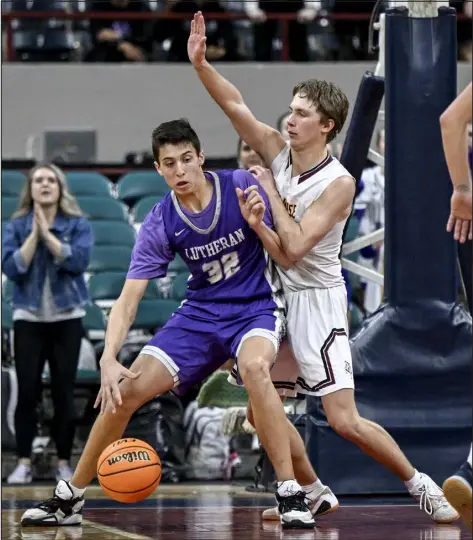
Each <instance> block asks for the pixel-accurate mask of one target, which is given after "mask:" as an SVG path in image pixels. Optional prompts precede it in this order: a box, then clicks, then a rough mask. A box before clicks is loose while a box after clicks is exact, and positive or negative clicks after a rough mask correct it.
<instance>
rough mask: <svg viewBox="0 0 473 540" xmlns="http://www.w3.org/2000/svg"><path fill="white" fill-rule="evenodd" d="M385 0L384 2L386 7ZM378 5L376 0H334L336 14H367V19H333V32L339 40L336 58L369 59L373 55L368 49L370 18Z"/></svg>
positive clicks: (343, 59)
mask: <svg viewBox="0 0 473 540" xmlns="http://www.w3.org/2000/svg"><path fill="white" fill-rule="evenodd" d="M384 4H385V2H384V1H383V2H382V7H384ZM375 5H376V0H350V1H349V2H347V1H344V0H334V4H333V8H332V9H331V12H332V13H334V14H340V13H353V14H356V15H361V14H365V15H366V18H365V19H351V20H350V19H343V20H340V19H338V20H334V21H333V32H334V34H335V36H336V38H337V41H338V47H337V49H336V51H335V53H334V60H338V61H347V60H367V59H368V58H370V56H371V51H368V36H369V20H370V15H371V13H372V11H373V9H374V7H375Z"/></svg>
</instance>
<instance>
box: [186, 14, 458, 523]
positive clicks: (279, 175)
mask: <svg viewBox="0 0 473 540" xmlns="http://www.w3.org/2000/svg"><path fill="white" fill-rule="evenodd" d="M205 41H206V36H205V21H204V17H203V15H202V13H201V12H198V13H196V14H195V15H194V20H193V21H192V23H191V34H190V37H189V41H188V53H189V59H190V60H191V62H192V64H193V66H194V68H195V70H196V73H197V75H198V77H199V79H200V80H201V82H202V83H203V84H204V86H205V88H206V89H207V91H208V92H209V94H210V95H211V97H212V98H213V99H214V100H215V101H216V103H217V104H218V105H219V106H220V107H221V108H222V109H223V111H224V113H225V114H226V115H227V116H228V117H229V119H230V120H231V122H232V124H233V126H234V128H235V129H236V131H237V133H238V135H240V137H242V139H243V140H245V141H246V142H247V143H248V144H249V145H250V146H251V148H253V149H254V150H255V152H257V153H258V154H259V155H260V156H261V157H262V158H263V160H264V162H265V163H266V165H267V166H270V167H271V171H270V170H266V169H263V168H262V167H258V166H256V167H254V168H253V169H252V170H253V171H254V172H255V175H256V176H257V178H258V179H259V180H260V184H261V185H262V186H263V187H264V188H265V190H266V199H267V200H269V203H270V205H271V210H272V214H273V219H274V225H275V231H273V230H271V229H269V228H268V227H266V226H265V225H264V223H261V225H260V226H259V227H255V228H254V229H255V230H256V232H257V233H258V235H259V236H260V238H261V240H262V241H263V244H264V245H265V246H266V245H267V242H268V241H269V240H271V242H272V244H271V245H273V246H274V242H279V244H280V245H282V246H283V255H285V256H286V257H288V258H289V259H290V261H291V263H292V264H288V268H287V269H285V268H283V267H281V266H280V265H278V266H279V268H278V271H279V275H280V277H281V280H282V284H283V289H284V293H285V298H286V305H287V337H288V342H289V343H290V345H291V349H292V352H293V353H294V354H290V353H291V351H290V350H288V349H289V348H288V347H286V344H283V346H282V347H281V352H280V353H279V358H278V361H277V362H276V364H275V366H274V369H272V370H271V375H272V377H273V380H274V384H275V385H276V386H277V387H278V388H279V389H280V391H281V393H282V394H283V395H285V396H291V395H295V394H298V393H302V394H308V395H315V396H319V397H320V398H321V401H322V406H323V408H324V411H325V414H326V416H327V421H328V423H329V425H330V426H331V427H332V429H333V430H334V431H335V432H336V433H338V434H339V435H340V436H341V437H344V438H345V439H347V440H350V441H351V442H353V443H355V444H356V445H357V446H358V447H359V448H360V449H361V450H362V451H364V452H365V453H366V454H368V455H369V456H371V457H373V458H375V459H376V460H377V461H378V462H380V463H381V464H382V465H384V466H385V467H386V468H388V469H389V470H390V471H392V472H393V473H394V474H396V475H397V476H398V477H399V478H400V479H401V480H402V481H404V483H405V485H406V488H407V489H408V490H409V493H410V494H411V495H412V497H414V499H416V500H417V501H418V502H419V504H420V508H421V509H422V510H423V511H425V512H426V513H427V514H428V515H429V516H430V517H431V518H432V519H433V520H434V521H436V522H437V523H450V522H452V521H454V520H456V519H458V518H459V515H458V513H457V511H456V510H455V509H454V508H452V507H451V505H450V504H449V503H448V501H447V500H446V499H445V497H444V495H443V492H442V490H441V489H440V488H439V486H437V484H436V483H435V482H434V481H433V480H432V479H431V478H430V477H429V476H428V475H426V474H424V473H421V472H419V471H417V470H416V469H415V468H414V467H413V466H412V464H411V463H410V462H409V460H408V459H407V457H406V456H405V455H404V453H403V452H402V450H401V449H400V448H399V446H398V445H397V443H396V442H395V441H394V439H393V438H392V437H391V436H390V435H389V434H388V433H387V432H386V430H384V429H383V428H382V427H381V426H379V425H378V424H375V423H374V422H371V421H369V420H367V419H365V418H363V417H361V415H360V414H359V412H358V409H357V406H356V403H355V394H354V380H353V370H352V358H351V351H350V344H349V340H348V323H347V297H346V287H345V283H344V280H343V276H342V269H341V262H340V257H339V254H340V249H341V245H342V236H343V229H344V225H345V223H346V221H347V219H348V217H349V215H350V213H351V209H352V203H353V197H354V194H355V182H354V179H353V177H352V176H351V175H350V173H349V172H348V171H347V170H346V169H345V168H344V167H343V165H342V164H341V163H340V162H339V161H338V160H337V159H336V158H334V157H333V156H332V155H330V154H329V153H328V152H327V143H329V142H331V141H332V140H333V139H334V138H335V136H336V134H337V133H339V132H340V130H341V129H342V128H343V125H344V123H345V120H346V117H347V113H348V100H347V98H346V96H345V94H344V93H343V91H342V90H341V89H340V88H338V87H337V86H335V85H334V84H333V83H330V82H327V81H319V80H315V79H311V80H308V81H304V82H301V83H299V84H298V85H296V86H295V87H294V89H293V95H292V101H291V105H290V110H291V114H290V116H289V119H288V133H289V139H290V141H289V142H286V141H284V139H283V137H282V136H281V134H280V133H279V132H277V131H276V130H275V129H273V128H271V127H270V126H267V125H265V124H264V123H262V122H260V121H258V120H257V119H256V118H255V117H254V115H253V113H252V112H251V111H250V109H249V108H248V106H247V105H246V104H245V102H244V101H243V98H242V96H241V94H240V92H239V91H238V90H237V89H236V88H235V87H234V86H233V85H232V84H231V83H230V82H229V81H227V80H226V79H225V78H224V77H222V76H221V75H220V74H219V73H218V72H217V71H216V70H215V69H214V68H213V67H212V66H211V65H210V64H209V62H208V61H207V60H206V54H205V52H206V51H205V47H206V45H205ZM243 197H245V195H244V194H240V198H243ZM259 197H260V196H259V195H258V190H256V189H255V188H253V187H250V188H248V189H247V190H246V200H245V203H244V205H243V206H244V207H245V209H244V212H245V215H246V214H247V213H248V212H250V211H251V205H252V204H253V203H255V204H260V205H261V204H266V202H265V201H264V200H263V199H262V198H261V199H260V200H258V199H259ZM241 204H243V203H241ZM247 206H248V207H247ZM268 251H269V249H268ZM270 254H272V253H271V252H270ZM275 260H276V262H278V259H277V258H275ZM284 348H286V350H285V351H284V350H283V349H284ZM252 408H253V407H252V403H251V401H250V406H249V414H248V416H249V420H250V421H251V420H252V418H251V416H252ZM285 422H286V424H287V429H288V430H289V432H290V445H291V451H292V456H293V467H294V470H295V471H296V478H297V479H298V480H299V482H300V483H301V485H302V487H303V489H304V490H305V491H306V492H307V498H308V500H309V505H310V508H311V509H312V512H313V513H314V514H322V513H327V512H329V511H331V510H333V509H335V508H336V507H337V506H338V501H337V499H336V497H335V496H334V495H333V493H332V492H331V491H330V490H329V488H327V487H326V486H324V485H323V484H322V483H321V481H320V479H318V478H317V476H316V473H315V471H314V469H313V467H312V466H311V464H310V462H309V460H308V458H307V453H306V452H305V447H304V443H303V441H302V439H301V437H300V435H299V434H298V432H297V430H296V429H295V428H294V426H292V425H291V424H290V422H289V421H288V420H287V419H286V420H285ZM256 429H257V430H258V426H256ZM270 459H271V458H270ZM278 514H279V513H278V509H277V508H272V509H268V510H266V511H265V512H264V513H263V517H264V518H265V519H275V518H276V519H279V515H278Z"/></svg>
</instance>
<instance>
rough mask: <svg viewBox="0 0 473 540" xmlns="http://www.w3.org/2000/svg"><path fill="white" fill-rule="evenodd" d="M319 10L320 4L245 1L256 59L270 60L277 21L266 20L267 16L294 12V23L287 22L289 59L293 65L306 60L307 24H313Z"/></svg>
mask: <svg viewBox="0 0 473 540" xmlns="http://www.w3.org/2000/svg"><path fill="white" fill-rule="evenodd" d="M319 9H320V2H319V1H309V0H249V1H247V2H245V11H246V14H247V15H248V17H250V19H251V20H252V21H253V22H254V23H256V24H255V26H254V46H255V60H256V61H258V62H269V61H271V60H272V53H273V39H274V38H275V37H276V31H277V29H278V25H279V24H280V23H279V21H273V20H270V21H268V20H267V16H266V15H267V13H297V20H296V21H290V22H289V58H290V59H291V60H292V61H293V62H306V61H308V60H309V52H308V43H307V23H309V22H311V21H313V20H314V19H315V17H316V16H317V13H318V11H319Z"/></svg>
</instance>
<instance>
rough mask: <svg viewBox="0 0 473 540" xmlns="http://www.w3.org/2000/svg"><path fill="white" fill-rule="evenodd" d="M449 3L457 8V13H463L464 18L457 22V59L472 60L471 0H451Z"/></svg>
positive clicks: (472, 4) (472, 9)
mask: <svg viewBox="0 0 473 540" xmlns="http://www.w3.org/2000/svg"><path fill="white" fill-rule="evenodd" d="M450 5H451V6H452V7H454V8H455V9H456V10H457V13H458V14H461V13H463V14H464V15H465V16H466V20H464V21H458V22H457V41H458V60H462V61H465V62H471V61H472V57H473V54H472V42H471V40H472V20H471V19H472V11H473V2H472V0H452V1H451V2H450Z"/></svg>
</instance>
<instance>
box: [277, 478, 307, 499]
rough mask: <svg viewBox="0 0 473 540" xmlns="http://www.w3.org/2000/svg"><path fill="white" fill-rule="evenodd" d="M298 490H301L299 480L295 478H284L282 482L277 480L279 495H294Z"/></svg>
mask: <svg viewBox="0 0 473 540" xmlns="http://www.w3.org/2000/svg"><path fill="white" fill-rule="evenodd" d="M298 491H302V488H301V486H300V485H299V482H297V481H296V480H285V481H284V482H278V495H279V496H280V497H288V496H289V495H295V494H296V493H297V492H298Z"/></svg>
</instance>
